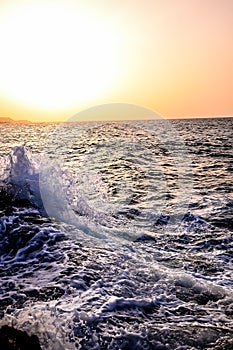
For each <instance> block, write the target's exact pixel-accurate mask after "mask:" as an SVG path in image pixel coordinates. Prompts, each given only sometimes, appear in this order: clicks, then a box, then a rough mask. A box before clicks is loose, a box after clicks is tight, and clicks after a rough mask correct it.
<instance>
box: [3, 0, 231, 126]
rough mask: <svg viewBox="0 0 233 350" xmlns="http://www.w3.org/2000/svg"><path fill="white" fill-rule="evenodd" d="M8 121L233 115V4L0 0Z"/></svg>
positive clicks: (208, 0)
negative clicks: (99, 114)
mask: <svg viewBox="0 0 233 350" xmlns="http://www.w3.org/2000/svg"><path fill="white" fill-rule="evenodd" d="M0 42H1V54H0V117H10V118H13V119H28V120H31V121H59V120H66V119H68V118H70V117H71V116H72V115H74V114H76V113H78V112H79V111H82V110H85V109H87V108H90V107H92V106H95V105H101V104H106V103H130V104H136V105H141V106H144V107H147V108H150V109H152V110H154V111H156V112H158V113H159V114H160V115H162V116H164V117H165V118H185V117H192V118H193V117H217V116H232V115H233V93H232V91H233V64H232V62H233V1H232V0H205V1H203V0H144V1H141V0H117V1H116V0H108V1H104V0H85V1H84V0H1V1H0Z"/></svg>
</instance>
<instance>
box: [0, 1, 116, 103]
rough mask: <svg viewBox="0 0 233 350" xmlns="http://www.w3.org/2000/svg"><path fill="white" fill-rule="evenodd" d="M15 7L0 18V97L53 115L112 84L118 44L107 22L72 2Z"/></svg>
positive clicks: (85, 99) (30, 4)
mask: <svg viewBox="0 0 233 350" xmlns="http://www.w3.org/2000/svg"><path fill="white" fill-rule="evenodd" d="M18 4H19V5H14V6H9V5H6V6H5V7H4V8H3V10H2V11H1V14H0V42H1V48H2V49H1V57H0V63H1V64H0V91H1V94H2V95H5V96H6V97H7V98H12V99H14V100H15V101H18V102H20V103H21V104H26V105H30V106H33V107H39V108H42V109H48V110H50V109H55V110H56V109H57V110H58V109H62V108H67V107H70V106H72V105H78V104H80V103H85V102H86V101H89V100H90V99H92V98H96V97H98V96H101V94H103V93H105V92H106V91H107V90H109V89H111V88H112V87H113V86H114V85H115V84H117V81H118V79H120V77H121V57H120V53H121V52H122V50H121V49H120V47H119V45H120V40H121V38H120V33H119V30H116V28H114V27H113V26H112V25H111V23H110V22H109V20H107V19H106V18H101V17H100V16H98V15H97V14H96V13H95V14H93V13H92V12H91V10H90V9H87V8H83V7H81V8H78V7H77V5H75V4H74V3H73V5H71V2H67V4H64V3H59V2H56V3H55V2H52V1H46V2H44V1H40V2H32V3H29V2H25V3H23V2H19V3H18Z"/></svg>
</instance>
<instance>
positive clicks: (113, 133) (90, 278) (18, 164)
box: [0, 118, 233, 350]
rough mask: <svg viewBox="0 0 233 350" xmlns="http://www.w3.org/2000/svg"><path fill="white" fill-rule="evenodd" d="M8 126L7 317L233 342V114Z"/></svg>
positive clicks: (115, 340) (4, 209) (104, 331)
mask: <svg viewBox="0 0 233 350" xmlns="http://www.w3.org/2000/svg"><path fill="white" fill-rule="evenodd" d="M167 123H168V122H165V121H161V120H160V121H156V120H154V121H142V122H140V121H137V122H111V123H84V124H80V123H79V124H72V125H62V127H61V126H60V127H59V126H57V125H53V124H25V125H22V124H20V125H15V124H14V125H13V124H1V125H0V133H1V144H0V154H1V169H0V177H1V178H0V179H1V180H0V183H1V186H0V187H1V193H0V214H1V215H0V217H1V219H0V275H1V279H0V295H1V298H0V319H1V320H0V326H3V325H8V326H11V325H13V326H14V327H15V328H16V329H19V330H22V331H26V332H27V333H28V334H29V335H31V334H34V335H36V336H38V338H39V342H40V346H41V348H42V349H160V350H162V349H163V350H170V349H176V350H184V349H192V350H193V349H215V350H217V349H218V350H220V349H232V348H233V278H232V276H233V274H232V271H233V234H232V229H233V222H232V218H233V215H232V214H233V191H232V170H233V152H232V143H233V141H232V130H233V119H232V118H225V119H223V118H222V119H195V120H175V121H172V122H171V123H170V122H169V124H167Z"/></svg>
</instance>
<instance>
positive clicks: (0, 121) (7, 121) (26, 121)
mask: <svg viewBox="0 0 233 350" xmlns="http://www.w3.org/2000/svg"><path fill="white" fill-rule="evenodd" d="M0 123H21V124H28V123H31V122H30V121H29V120H26V119H25V120H14V119H11V118H8V117H0Z"/></svg>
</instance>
